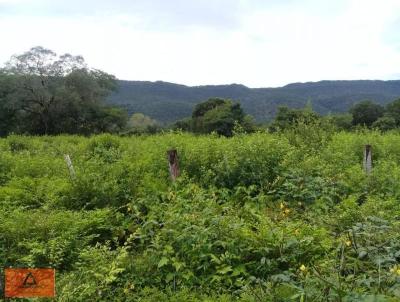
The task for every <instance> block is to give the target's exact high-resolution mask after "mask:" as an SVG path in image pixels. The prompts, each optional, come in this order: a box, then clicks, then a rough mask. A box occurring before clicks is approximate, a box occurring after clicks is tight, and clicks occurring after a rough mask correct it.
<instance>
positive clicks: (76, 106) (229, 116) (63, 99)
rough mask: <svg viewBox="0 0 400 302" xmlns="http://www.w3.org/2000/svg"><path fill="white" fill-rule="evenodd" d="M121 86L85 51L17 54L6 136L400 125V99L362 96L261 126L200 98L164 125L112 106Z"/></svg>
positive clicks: (2, 84)
mask: <svg viewBox="0 0 400 302" xmlns="http://www.w3.org/2000/svg"><path fill="white" fill-rule="evenodd" d="M116 89H117V82H116V79H115V77H114V76H113V75H110V74H108V73H106V72H103V71H101V70H98V69H93V68H90V67H88V66H87V64H86V62H85V61H84V59H83V58H82V57H81V56H73V55H70V54H64V55H60V56H59V55H57V54H56V53H55V52H53V51H51V50H49V49H45V48H43V47H34V48H32V49H30V50H29V51H27V52H25V53H23V54H21V55H14V56H13V57H12V58H11V59H10V60H9V61H8V62H7V63H6V64H5V66H4V67H3V68H1V69H0V136H6V135H9V134H12V133H16V134H30V135H57V134H61V133H68V134H81V135H89V134H95V133H103V132H110V133H119V134H153V133H157V132H159V131H161V130H163V129H180V130H183V131H189V132H193V133H199V134H207V133H212V132H215V133H217V134H219V135H223V136H228V137H229V136H232V135H233V134H234V133H236V132H245V133H250V132H254V131H257V130H268V131H281V130H285V129H288V128H292V127H296V126H297V125H298V124H299V123H306V124H312V123H320V122H324V123H325V124H329V125H331V126H334V127H335V128H336V129H338V130H351V129H354V128H357V127H360V126H361V127H369V128H376V129H380V130H383V131H386V130H391V129H395V128H399V127H400V99H398V100H395V101H393V102H392V103H389V104H388V105H386V106H385V107H383V106H381V105H379V104H376V103H374V102H372V101H363V102H360V103H358V104H355V105H354V106H353V107H352V108H351V109H350V110H349V111H348V112H347V113H343V114H333V115H332V114H329V115H327V116H321V115H319V114H318V113H316V112H314V111H313V109H312V106H311V103H310V104H308V105H307V106H306V107H305V108H302V109H293V108H289V107H286V106H282V107H279V108H278V111H277V113H276V115H275V118H274V120H273V121H271V122H269V123H267V124H256V123H255V122H254V119H253V118H252V117H251V116H250V115H246V114H245V113H244V111H243V109H242V107H241V105H240V103H238V102H234V101H232V100H230V99H222V98H211V99H209V100H206V101H205V102H202V103H199V104H197V105H196V106H195V107H194V109H193V112H192V115H191V116H190V117H188V118H186V119H183V120H180V121H177V122H175V123H174V124H173V125H169V126H165V125H161V124H160V123H158V122H157V121H156V120H154V119H152V118H151V117H148V116H146V115H144V114H142V113H139V112H137V113H134V114H133V115H132V116H131V117H128V114H127V112H126V110H124V109H122V108H120V107H113V106H110V105H108V104H107V103H106V98H107V97H108V96H109V95H110V93H111V92H113V91H115V90H116Z"/></svg>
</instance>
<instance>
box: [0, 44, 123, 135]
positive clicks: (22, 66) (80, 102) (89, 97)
mask: <svg viewBox="0 0 400 302" xmlns="http://www.w3.org/2000/svg"><path fill="white" fill-rule="evenodd" d="M0 83H1V85H0V116H1V117H2V118H4V119H2V120H3V122H2V123H1V124H0V126H1V130H0V134H3V135H5V134H7V133H9V132H16V133H29V134H59V133H78V134H90V133H97V132H104V131H110V132H113V131H115V130H116V129H120V128H121V127H123V126H124V124H125V122H126V119H127V117H126V114H125V113H124V112H123V111H122V110H120V109H116V108H111V107H107V106H106V105H105V104H104V100H105V98H106V97H107V96H108V95H109V93H110V92H111V91H113V90H115V89H116V80H115V77H114V76H112V75H110V74H107V73H105V72H103V71H100V70H97V69H92V68H89V67H88V66H87V64H86V63H85V61H84V59H83V58H82V57H81V56H73V55H70V54H64V55H61V56H58V55H57V54H56V53H55V52H53V51H51V50H49V49H45V48H43V47H34V48H32V49H30V50H29V51H27V52H25V53H23V54H21V55H14V56H13V57H12V58H11V59H10V60H9V61H8V62H7V63H6V64H5V67H4V68H2V69H1V71H0Z"/></svg>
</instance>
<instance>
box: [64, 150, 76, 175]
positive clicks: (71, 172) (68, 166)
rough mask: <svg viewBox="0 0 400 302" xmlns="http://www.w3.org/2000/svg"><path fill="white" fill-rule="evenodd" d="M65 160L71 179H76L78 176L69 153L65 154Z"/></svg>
mask: <svg viewBox="0 0 400 302" xmlns="http://www.w3.org/2000/svg"><path fill="white" fill-rule="evenodd" d="M64 160H65V163H66V164H67V168H68V171H69V176H70V177H71V180H75V178H76V174H75V169H74V166H73V165H72V161H71V158H70V157H69V155H68V154H65V155H64Z"/></svg>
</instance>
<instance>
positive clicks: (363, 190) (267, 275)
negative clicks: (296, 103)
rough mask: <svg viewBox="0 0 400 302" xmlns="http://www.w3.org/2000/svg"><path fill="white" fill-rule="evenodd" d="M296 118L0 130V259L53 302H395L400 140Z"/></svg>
mask: <svg viewBox="0 0 400 302" xmlns="http://www.w3.org/2000/svg"><path fill="white" fill-rule="evenodd" d="M296 125H297V126H296V127H289V128H288V129H287V130H286V131H280V132H277V133H273V134H271V133H254V134H251V135H249V134H243V133H241V132H240V131H238V134H237V135H234V136H233V137H231V138H226V137H219V136H217V135H197V136H195V135H191V134H186V133H182V132H171V133H164V134H158V135H152V136H141V137H139V136H137V137H118V136H114V135H109V134H107V135H98V136H92V137H89V138H85V137H79V136H57V137H48V136H43V137H24V136H10V137H8V138H4V139H0V261H1V265H2V266H3V267H4V266H16V267H18V266H22V267H25V266H32V267H54V268H56V269H57V299H56V300H57V301H166V302H167V301H196V302H197V301H226V302H231V301H246V302H250V301H251V302H261V301H282V302H283V301H303V302H305V301H321V302H322V301H323V302H325V301H399V299H400V252H399V251H400V239H399V236H398V234H399V232H400V224H399V219H400V203H399V198H400V135H399V134H396V133H394V132H387V133H384V134H382V133H381V132H379V131H372V130H363V131H358V132H353V133H346V132H335V131H334V129H333V128H330V127H329V125H326V124H325V121H323V120H317V121H313V122H312V123H308V122H306V121H304V120H299V121H297V124H296ZM365 144H371V145H372V154H373V155H372V157H373V170H372V173H371V175H369V176H367V175H366V174H365V172H364V171H363V167H362V159H363V148H364V145H365ZM171 148H176V149H177V150H178V155H179V163H180V169H181V176H180V177H179V178H178V180H177V181H176V182H174V183H172V182H171V180H170V177H169V171H168V163H167V159H166V151H167V150H168V149H171ZM64 154H69V155H70V157H71V160H72V163H73V166H74V169H75V172H76V177H75V178H74V179H71V178H70V175H69V172H68V169H67V167H66V163H65V162H64ZM43 301H45V300H43Z"/></svg>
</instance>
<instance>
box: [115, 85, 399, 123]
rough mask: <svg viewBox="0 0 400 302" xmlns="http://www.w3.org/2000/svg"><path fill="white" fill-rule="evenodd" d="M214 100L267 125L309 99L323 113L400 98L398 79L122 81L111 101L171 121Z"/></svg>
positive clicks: (130, 111)
mask: <svg viewBox="0 0 400 302" xmlns="http://www.w3.org/2000/svg"><path fill="white" fill-rule="evenodd" d="M210 97H222V98H231V99H233V100H237V101H240V102H241V104H242V106H243V108H244V110H245V111H246V113H248V114H251V115H253V116H254V117H255V118H256V120H257V121H267V120H270V119H271V118H272V117H273V116H274V114H275V112H276V109H277V107H278V106H280V105H288V106H290V107H294V108H298V107H303V106H304V105H305V104H306V103H307V101H309V100H310V101H311V102H312V104H313V108H314V110H315V111H317V112H319V113H321V114H327V113H329V112H332V113H337V112H344V111H347V110H348V109H349V107H350V106H351V105H352V104H354V103H357V102H359V101H362V100H366V99H369V100H373V101H375V102H377V103H380V104H386V103H388V102H390V101H393V100H394V99H396V98H399V97H400V81H368V80H363V81H321V82H310V83H294V84H289V85H286V86H284V87H279V88H248V87H246V86H243V85H238V84H232V85H217V86H194V87H189V86H185V85H178V84H173V83H167V82H141V81H119V90H118V91H117V92H115V93H114V94H113V95H111V97H110V98H109V101H110V102H111V103H113V104H117V105H119V106H122V107H124V108H126V109H127V110H128V112H129V113H134V112H141V113H144V114H146V115H149V116H151V117H152V118H154V119H156V120H158V121H160V122H163V123H171V122H174V121H176V120H179V119H181V118H184V117H186V116H189V115H190V114H191V112H192V109H193V106H194V105H195V104H197V103H199V102H202V101H204V100H206V99H208V98H210Z"/></svg>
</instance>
